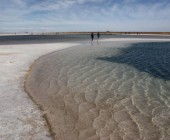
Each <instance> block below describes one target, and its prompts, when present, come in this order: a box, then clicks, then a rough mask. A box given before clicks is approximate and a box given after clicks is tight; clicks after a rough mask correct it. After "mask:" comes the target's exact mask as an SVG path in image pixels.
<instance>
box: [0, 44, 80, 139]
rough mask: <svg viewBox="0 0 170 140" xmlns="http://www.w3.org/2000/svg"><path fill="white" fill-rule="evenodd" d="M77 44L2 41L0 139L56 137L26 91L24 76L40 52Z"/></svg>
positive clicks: (42, 53) (0, 62)
mask: <svg viewBox="0 0 170 140" xmlns="http://www.w3.org/2000/svg"><path fill="white" fill-rule="evenodd" d="M75 45H77V44H76V43H56V44H20V45H0V66H1V67H0V79H1V80H0V140H21V139H22V140H23V139H24V140H30V139H31V140H40V139H41V140H48V139H52V137H51V134H50V133H49V128H48V126H47V122H46V121H45V119H44V118H43V117H42V116H43V112H41V111H40V109H39V107H38V106H37V105H35V104H34V103H33V102H32V100H31V99H30V98H29V97H28V95H27V93H25V91H24V78H25V75H26V73H27V72H28V70H29V66H30V65H31V64H32V63H33V62H34V60H35V59H37V58H38V57H39V56H41V55H44V54H47V53H50V52H53V51H57V50H61V49H65V48H68V47H71V46H75Z"/></svg>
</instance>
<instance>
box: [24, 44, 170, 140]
mask: <svg viewBox="0 0 170 140" xmlns="http://www.w3.org/2000/svg"><path fill="white" fill-rule="evenodd" d="M112 46H114V47H112ZM31 71H32V73H31V74H30V76H29V78H28V80H27V83H26V85H27V90H28V91H29V92H30V94H31V96H33V98H34V99H35V101H36V102H37V103H38V104H40V105H41V106H42V107H43V109H44V110H45V112H47V117H48V119H49V122H50V124H51V127H52V129H53V131H54V133H55V138H56V139H66V140H69V139H72V140H73V139H75V140H76V139H79V140H87V139H89V140H90V139H91V140H99V139H100V140H109V139H111V140H169V139H170V42H150V43H134V44H126V45H124V44H122V43H117V45H115V44H113V45H99V46H90V47H76V48H71V49H67V50H64V51H59V52H55V53H52V54H49V55H47V56H44V57H42V58H40V59H39V60H38V61H37V62H36V63H35V65H34V66H33V68H32V70H31Z"/></svg>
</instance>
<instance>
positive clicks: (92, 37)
mask: <svg viewBox="0 0 170 140" xmlns="http://www.w3.org/2000/svg"><path fill="white" fill-rule="evenodd" d="M93 39H94V34H93V33H91V44H92V45H93Z"/></svg>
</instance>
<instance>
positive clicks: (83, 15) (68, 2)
mask: <svg viewBox="0 0 170 140" xmlns="http://www.w3.org/2000/svg"><path fill="white" fill-rule="evenodd" d="M0 17H1V18H0V32H17V31H19V32H20V31H29V32H30V31H170V1H169V0H0Z"/></svg>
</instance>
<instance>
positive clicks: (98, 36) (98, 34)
mask: <svg viewBox="0 0 170 140" xmlns="http://www.w3.org/2000/svg"><path fill="white" fill-rule="evenodd" d="M99 38H100V33H99V32H98V33H97V43H99V42H98V41H99Z"/></svg>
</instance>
